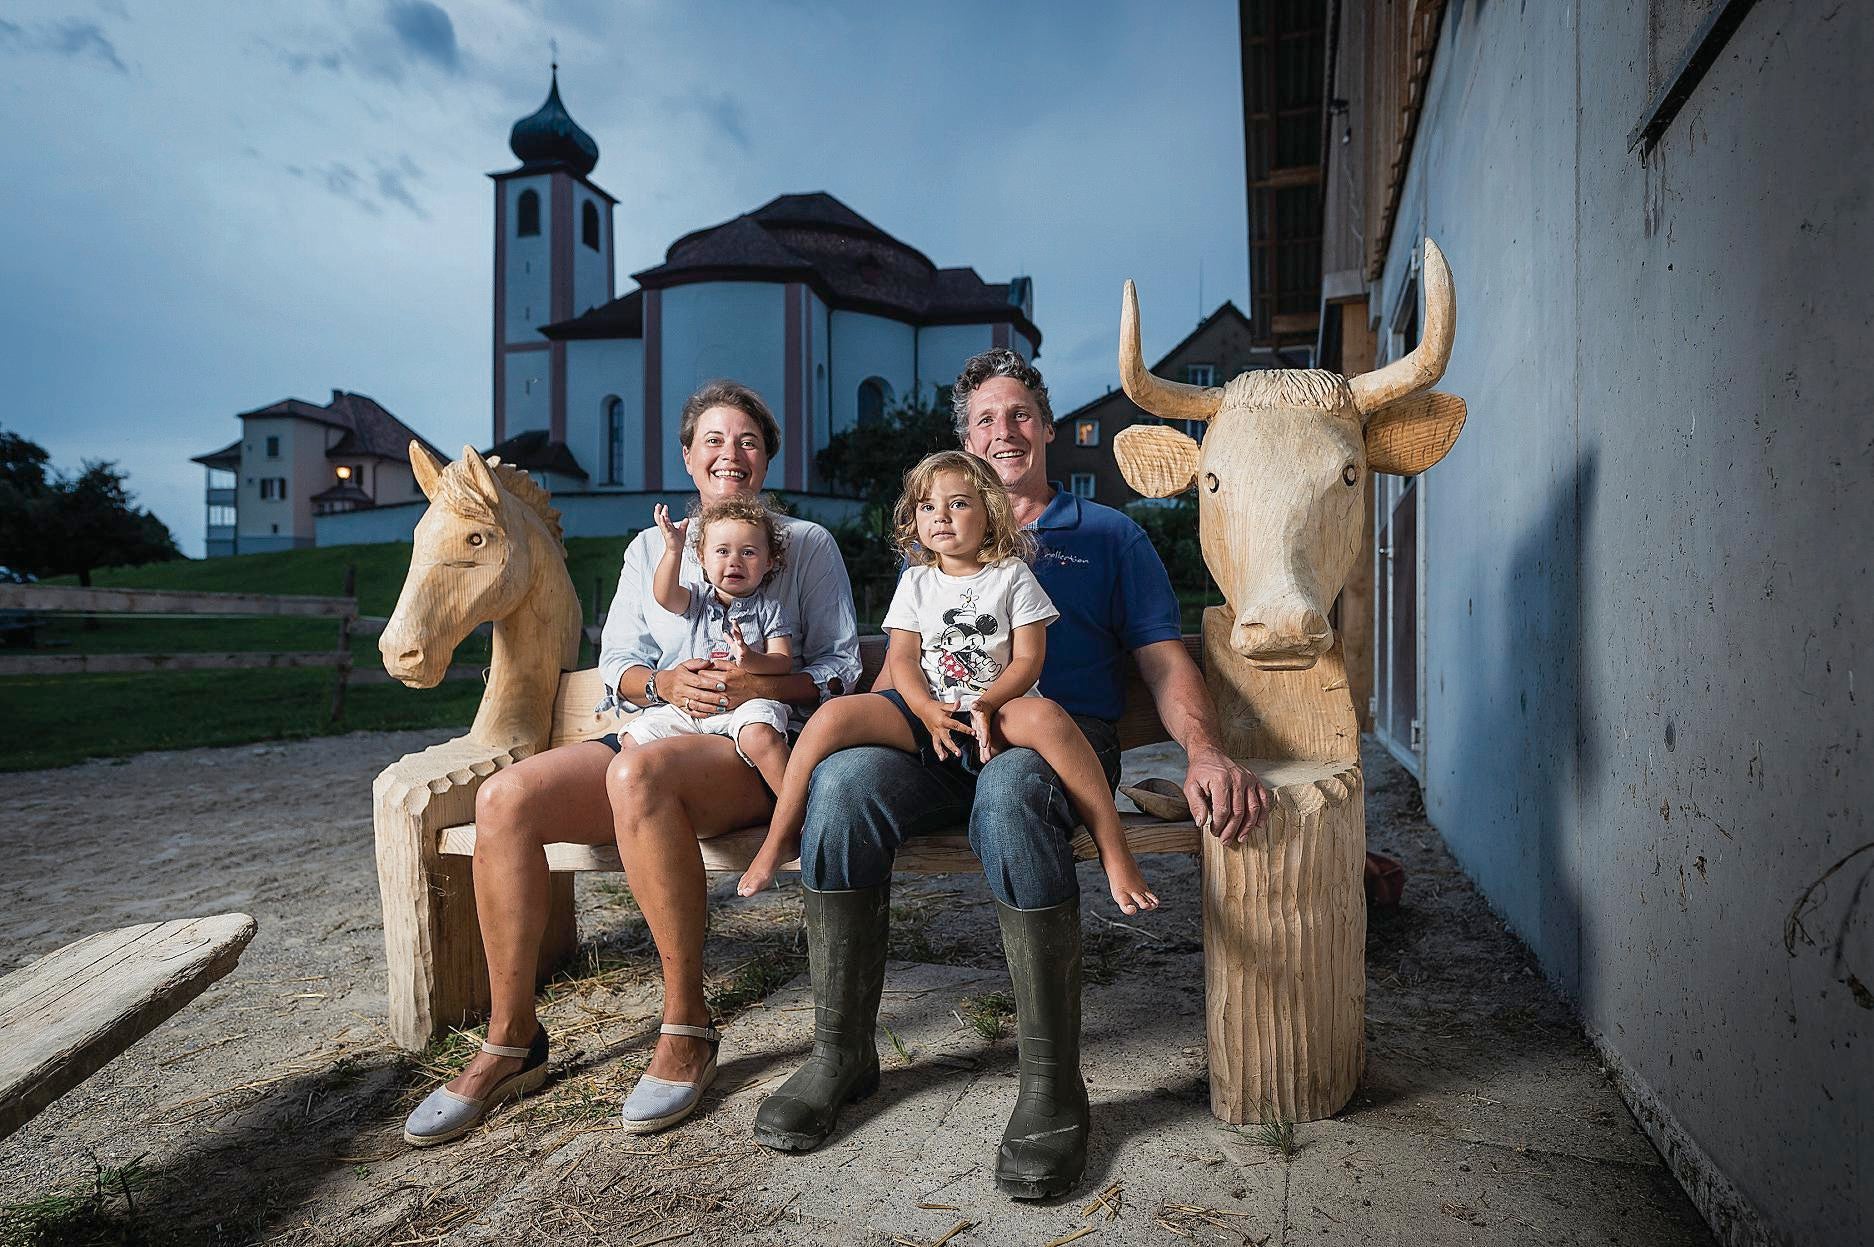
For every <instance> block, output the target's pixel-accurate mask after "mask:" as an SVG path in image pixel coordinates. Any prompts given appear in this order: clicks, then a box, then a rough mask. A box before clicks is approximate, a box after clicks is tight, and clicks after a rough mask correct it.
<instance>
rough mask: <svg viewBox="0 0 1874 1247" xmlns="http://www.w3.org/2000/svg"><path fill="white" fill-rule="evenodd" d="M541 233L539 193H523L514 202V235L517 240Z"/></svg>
mask: <svg viewBox="0 0 1874 1247" xmlns="http://www.w3.org/2000/svg"><path fill="white" fill-rule="evenodd" d="M539 232H540V195H539V192H537V191H522V192H521V197H520V198H519V199H516V200H515V201H514V234H515V236H516V237H517V238H526V237H529V236H530V235H534V234H538V233H539Z"/></svg>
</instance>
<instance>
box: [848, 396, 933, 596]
mask: <svg viewBox="0 0 1874 1247" xmlns="http://www.w3.org/2000/svg"><path fill="white" fill-rule="evenodd" d="M956 448H957V433H956V423H955V420H954V419H953V418H952V416H951V414H950V403H949V401H948V398H947V390H945V389H939V391H938V393H937V396H936V399H935V401H933V402H928V403H927V402H926V401H925V400H924V397H923V394H922V393H921V392H919V391H913V392H912V394H911V396H910V397H909V398H907V399H906V400H905V401H904V402H902V403H900V404H898V405H897V406H895V407H892V408H891V409H890V410H888V411H887V412H885V414H884V417H883V418H882V419H880V420H879V421H878V422H877V423H875V424H861V425H854V426H853V427H852V428H850V429H847V430H846V431H845V432H843V433H836V434H834V435H833V437H832V438H831V440H829V441H828V442H827V444H826V447H825V448H824V449H823V450H821V451H820V453H819V455H818V456H817V457H816V458H815V460H814V462H815V464H816V465H817V466H818V467H819V469H820V475H822V476H824V477H825V478H826V479H827V480H828V481H829V482H831V483H832V485H833V486H834V488H836V489H839V490H841V491H842V492H845V493H849V494H851V495H853V496H854V497H856V498H860V499H863V500H864V502H865V508H864V510H863V511H861V512H860V514H859V516H858V518H856V519H851V520H847V521H846V522H845V523H843V524H835V525H833V526H832V533H833V537H834V539H835V540H837V541H838V542H839V550H840V554H841V555H842V556H844V558H845V560H846V572H847V575H848V576H849V577H851V579H852V583H853V586H854V591H855V593H856V594H857V595H858V596H859V597H860V598H861V599H862V602H861V611H862V612H863V609H864V607H863V600H864V598H865V593H864V587H865V586H866V585H867V584H873V585H882V584H888V583H889V582H891V581H894V580H896V579H897V577H898V563H899V560H898V551H897V549H896V548H895V547H894V546H893V544H892V533H891V516H892V509H893V508H894V507H896V506H897V504H898V494H899V492H900V491H901V490H902V489H903V488H904V474H905V473H906V472H907V471H909V470H910V468H911V466H912V465H913V464H915V463H916V462H917V461H918V460H919V459H922V458H923V457H924V456H925V455H928V454H930V453H932V452H933V451H938V450H955V449H956Z"/></svg>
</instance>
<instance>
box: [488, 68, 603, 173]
mask: <svg viewBox="0 0 1874 1247" xmlns="http://www.w3.org/2000/svg"><path fill="white" fill-rule="evenodd" d="M508 147H509V148H511V149H512V150H513V152H514V154H515V155H516V156H519V157H520V158H521V167H522V168H524V169H547V168H552V167H554V166H556V165H565V166H567V167H569V168H571V169H572V170H573V172H575V173H577V174H579V175H580V176H581V177H584V176H585V175H587V174H589V173H591V172H592V169H593V167H594V166H595V165H597V164H598V163H599V145H598V144H597V143H595V142H593V141H592V136H591V135H590V134H587V133H586V132H585V131H584V130H582V129H580V128H579V123H578V122H576V121H574V120H573V117H572V114H571V113H569V112H567V111H566V105H564V104H562V103H560V67H559V66H558V65H555V66H554V67H553V86H552V89H551V90H549V91H548V92H547V102H546V103H544V104H542V105H541V106H540V108H539V109H538V111H536V112H534V113H533V114H532V115H530V116H526V117H522V118H521V119H520V120H519V121H517V122H515V123H514V129H513V130H512V131H510V132H509V134H508Z"/></svg>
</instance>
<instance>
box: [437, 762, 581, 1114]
mask: <svg viewBox="0 0 1874 1247" xmlns="http://www.w3.org/2000/svg"><path fill="white" fill-rule="evenodd" d="M611 759H612V751H611V750H610V749H608V748H606V747H605V746H604V745H602V744H600V743H598V742H597V741H582V742H581V743H579V744H577V745H565V746H562V747H561V748H558V749H549V750H547V751H546V752H545V753H537V754H535V755H534V756H533V757H531V758H527V759H524V760H523V761H521V762H517V763H515V764H514V765H513V766H510V767H508V768H506V769H505V770H501V771H496V772H495V773H494V774H493V775H490V776H489V777H488V778H487V779H486V780H485V781H483V783H482V786H481V788H480V789H478V790H477V791H476V793H475V910H476V916H477V918H478V920H479V921H480V923H481V934H482V948H483V950H484V952H485V953H486V955H487V961H488V986H489V993H490V997H491V1006H492V1007H491V1009H490V1011H489V1015H488V1040H489V1042H490V1043H497V1044H505V1045H509V1046H511V1047H516V1048H525V1047H526V1046H527V1045H528V1044H529V1043H531V1042H532V1041H533V1037H534V1030H535V1028H536V1027H537V1026H538V1025H539V1020H538V1019H537V1018H536V1017H535V1015H534V983H535V975H536V973H537V970H538V966H539V960H540V941H541V939H542V938H543V937H544V936H545V934H546V926H547V854H546V849H545V847H544V846H545V842H546V841H547V840H549V839H550V840H553V841H556V842H557V841H562V840H569V841H572V842H574V843H577V844H606V843H609V842H610V841H611V838H612V808H611V805H610V803H609V802H607V800H606V799H605V768H606V766H607V765H608V764H609V763H610V761H611ZM520 1067H521V1060H520V1058H518V1057H501V1056H493V1055H491V1054H489V1053H486V1052H481V1053H477V1054H476V1056H475V1058H474V1060H472V1061H470V1062H469V1064H468V1068H466V1069H464V1070H463V1071H462V1073H461V1074H459V1075H457V1076H456V1077H455V1078H454V1079H453V1080H452V1081H451V1082H450V1083H449V1089H450V1090H451V1091H454V1092H455V1093H456V1094H457V1095H463V1096H467V1097H469V1098H470V1099H476V1100H478V1099H480V1098H481V1097H482V1096H484V1095H485V1094H487V1093H488V1091H489V1090H490V1089H491V1088H492V1087H493V1086H494V1085H495V1083H497V1082H499V1081H500V1080H501V1079H503V1078H505V1077H507V1076H508V1075H509V1074H512V1073H514V1072H515V1071H516V1070H518V1069H520Z"/></svg>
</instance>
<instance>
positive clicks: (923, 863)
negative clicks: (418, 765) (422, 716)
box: [437, 814, 1199, 875]
mask: <svg viewBox="0 0 1874 1247" xmlns="http://www.w3.org/2000/svg"><path fill="white" fill-rule="evenodd" d="M1119 818H1120V821H1121V822H1123V823H1125V824H1126V843H1127V844H1129V845H1131V846H1132V851H1133V852H1134V853H1135V854H1136V853H1195V852H1197V845H1198V835H1199V832H1198V830H1197V827H1196V825H1195V824H1193V823H1189V822H1184V823H1165V822H1160V821H1159V820H1158V819H1155V818H1152V817H1150V816H1149V815H1145V814H1121V815H1120V816H1119ZM767 834H768V829H767V828H766V827H749V828H745V829H743V830H741V831H732V832H729V833H728V834H727V835H722V836H716V837H714V838H713V839H709V840H705V841H703V842H702V849H703V868H704V869H705V870H708V871H712V872H714V873H717V874H739V873H740V872H742V871H744V870H747V869H748V864H749V863H750V862H752V861H754V860H755V854H756V852H757V851H758V850H760V848H761V842H762V840H763V839H764V838H765V837H766V836H767ZM437 844H438V851H439V852H441V853H443V854H445V855H447V856H450V857H473V856H474V855H475V824H473V823H463V824H461V825H460V826H456V827H445V828H443V829H442V832H441V835H440V837H439V839H438V842H437ZM1074 856H1076V857H1078V858H1080V859H1082V860H1083V861H1091V860H1093V859H1094V858H1095V857H1097V856H1098V854H1097V853H1095V852H1094V848H1093V837H1092V836H1090V835H1088V834H1087V833H1086V832H1085V831H1082V832H1081V833H1080V834H1078V835H1077V836H1075V837H1074ZM547 869H548V870H553V871H570V870H623V869H624V867H623V865H622V864H621V863H620V862H619V860H618V849H617V846H615V845H610V844H602V845H589V844H549V845H547ZM781 869H782V870H784V871H795V870H799V869H800V862H799V861H798V860H795V861H791V862H789V863H787V865H785V866H783V867H781ZM981 869H982V864H981V863H980V862H978V861H977V860H976V854H975V853H974V852H972V851H971V849H970V839H969V837H968V836H966V835H954V836H919V837H917V838H916V839H914V840H911V841H909V842H907V843H906V844H905V846H904V847H903V848H902V849H900V850H899V851H898V860H897V864H896V867H895V873H897V874H909V875H947V874H958V873H967V872H972V871H978V870H981Z"/></svg>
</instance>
